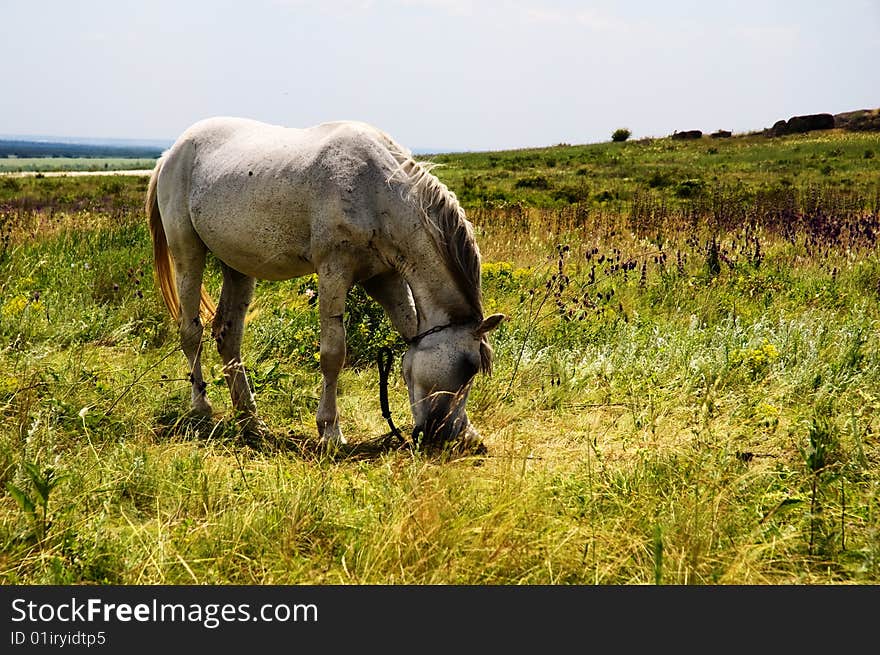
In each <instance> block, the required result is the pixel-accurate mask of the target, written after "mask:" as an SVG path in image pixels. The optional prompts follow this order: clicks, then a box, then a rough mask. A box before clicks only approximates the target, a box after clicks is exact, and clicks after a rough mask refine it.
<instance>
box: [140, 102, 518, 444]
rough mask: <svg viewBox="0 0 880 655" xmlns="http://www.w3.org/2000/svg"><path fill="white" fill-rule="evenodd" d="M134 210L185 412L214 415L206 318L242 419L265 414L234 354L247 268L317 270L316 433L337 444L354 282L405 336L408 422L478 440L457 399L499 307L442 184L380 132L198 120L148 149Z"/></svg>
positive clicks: (484, 350) (438, 436)
mask: <svg viewBox="0 0 880 655" xmlns="http://www.w3.org/2000/svg"><path fill="white" fill-rule="evenodd" d="M146 211H147V215H148V216H149V222H150V231H151V234H152V238H153V255H154V266H155V270H156V278H157V283H158V285H159V288H160V290H161V293H162V296H163V298H164V300H165V304H166V306H167V307H168V310H169V311H170V312H171V315H172V316H173V317H174V318H175V319H176V320H177V322H178V326H179V330H180V339H181V346H182V349H183V352H184V354H185V355H186V357H187V360H188V362H189V367H190V382H191V384H192V411H193V412H194V413H196V414H201V415H210V414H211V413H212V408H211V404H210V402H209V401H208V398H207V395H206V391H205V390H206V384H205V382H204V379H203V376H202V369H201V363H200V356H201V342H202V330H203V320H212V329H211V333H212V335H213V337H214V339H215V340H216V343H217V349H218V351H219V353H220V356H221V358H222V360H223V364H224V369H223V370H224V376H225V378H226V382H227V384H228V386H229V391H230V394H231V397H232V405H233V408H234V409H235V410H236V411H237V412H239V413H240V415H241V416H242V417H243V419H245V427H246V428H247V429H249V430H252V429H257V430H260V429H262V428H263V424H262V422H261V421H260V420H259V419H258V418H257V415H256V404H255V401H254V396H253V393H252V392H251V388H250V386H249V385H248V381H247V376H246V373H245V369H244V366H243V365H242V363H241V354H240V346H241V338H242V331H243V329H244V318H245V315H246V313H247V310H248V305H249V304H250V302H251V298H252V296H253V292H254V285H255V279H256V278H259V279H263V280H286V279H290V278H293V277H297V276H301V275H307V274H310V273H315V272H316V273H317V275H318V299H319V314H320V331H321V353H320V361H321V372H322V374H323V390H322V393H321V399H320V402H319V404H318V410H317V416H316V419H317V424H318V434H319V437H320V439H321V441H322V442H323V443H325V444H332V445H340V444H344V443H345V439H344V437H343V435H342V430H341V428H340V425H339V412H338V410H337V406H336V385H337V379H338V377H339V372H340V370H341V368H342V365H343V363H344V361H345V328H344V326H343V321H342V319H343V312H344V311H345V299H346V294H347V292H348V290H349V288H350V287H351V286H352V285H353V284H355V283H359V284H360V285H362V287H363V288H364V289H365V290H366V291H367V293H369V294H370V296H372V297H373V298H374V299H375V300H376V301H378V302H379V304H381V305H382V307H383V308H384V309H385V311H386V312H387V314H388V316H389V318H390V319H391V322H392V324H393V326H394V328H395V329H396V330H397V331H398V332H400V334H401V335H402V336H403V337H404V338H405V339H406V340H407V342H408V343H409V348H408V350H407V351H406V353H405V354H404V357H403V376H404V380H405V382H406V385H407V388H408V391H409V399H410V406H411V408H412V413H413V418H414V423H415V430H414V432H413V434H414V435H416V434H417V433H418V432H423V433H424V435H425V437H426V439H428V440H441V441H448V440H456V439H459V440H460V441H461V442H463V443H464V444H465V445H466V446H474V445H478V444H479V443H480V436H479V433H478V432H477V431H476V429H474V427H473V426H472V425H471V423H470V421H469V420H468V417H467V413H466V411H465V403H466V402H467V396H468V392H469V389H470V386H471V382H472V380H473V378H474V376H475V375H476V373H477V372H478V371H484V372H490V371H491V365H492V349H491V347H490V345H489V342H488V340H487V338H486V335H487V333H488V332H489V331H490V330H492V329H493V328H495V327H496V326H497V325H498V324H499V323H500V322H501V320H502V319H503V318H504V316H503V315H502V314H493V315H492V316H489V317H485V318H484V316H483V307H482V294H481V287H480V251H479V249H478V247H477V244H476V241H475V240H474V234H473V228H472V226H471V224H470V222H469V221H468V220H467V219H466V217H465V214H464V211H463V209H462V208H461V206H460V205H459V203H458V201H457V200H456V197H455V194H453V193H452V192H450V191H449V190H448V189H447V187H446V186H445V185H444V184H442V183H441V182H440V181H439V180H438V179H437V178H436V177H435V176H434V175H433V174H431V172H430V168H429V166H428V165H426V164H423V163H421V162H417V161H415V160H414V159H413V157H412V155H411V153H410V152H409V150H407V149H405V148H403V147H401V146H400V145H398V144H397V143H395V142H394V141H393V140H392V139H391V138H390V137H389V136H388V135H386V134H385V133H383V132H381V131H380V130H378V129H376V128H374V127H372V126H370V125H367V124H364V123H359V122H349V121H342V122H333V123H324V124H321V125H317V126H315V127H311V128H308V129H292V128H285V127H279V126H274V125H267V124H265V123H260V122H257V121H253V120H247V119H240V118H211V119H207V120H204V121H201V122H198V123H196V124H195V125H193V126H192V127H190V128H189V129H187V130H186V131H185V132H184V133H183V134H182V135H181V136H180V138H179V139H178V140H177V141H176V142H175V143H174V145H173V146H172V147H171V148H170V149H169V150H168V151H167V152H165V153H164V154H163V155H162V157H161V158H160V159H159V161H158V162H157V163H156V167H155V169H154V171H153V173H152V176H151V178H150V183H149V187H148V190H147V199H146ZM209 251H210V252H212V253H213V254H214V256H215V257H216V258H217V259H218V260H219V261H220V263H221V268H222V272H223V286H222V289H221V292H220V301H219V303H218V304H217V306H216V307H215V306H214V303H213V302H212V301H211V298H210V297H209V296H208V294H207V293H206V292H205V289H204V287H203V286H202V274H203V271H204V267H205V258H206V254H207V253H208V252H209Z"/></svg>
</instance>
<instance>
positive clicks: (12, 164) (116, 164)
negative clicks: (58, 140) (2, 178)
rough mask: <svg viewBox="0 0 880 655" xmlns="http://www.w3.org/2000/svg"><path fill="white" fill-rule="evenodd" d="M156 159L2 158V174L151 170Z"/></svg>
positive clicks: (0, 158) (0, 170) (0, 160)
mask: <svg viewBox="0 0 880 655" xmlns="http://www.w3.org/2000/svg"><path fill="white" fill-rule="evenodd" d="M155 165H156V160H155V159H132V158H128V157H109V158H108V157H22V158H17V157H0V173H22V172H33V171H40V172H55V171H123V170H140V169H143V170H149V169H152V168H153V166H155Z"/></svg>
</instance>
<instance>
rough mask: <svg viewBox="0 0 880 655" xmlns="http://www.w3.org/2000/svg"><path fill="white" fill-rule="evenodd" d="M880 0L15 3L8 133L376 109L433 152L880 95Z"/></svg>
mask: <svg viewBox="0 0 880 655" xmlns="http://www.w3.org/2000/svg"><path fill="white" fill-rule="evenodd" d="M878 62H880V0H835V1H834V2H829V1H828V0H822V1H816V0H803V1H801V2H798V1H794V0H790V1H774V0H731V1H727V0H720V1H712V0H694V1H691V0H663V1H654V2H651V1H648V0H630V1H625V0H624V1H620V2H610V1H602V0H596V1H584V2H573V1H565V0H507V1H503V0H482V1H480V0H338V1H334V0H324V1H321V0H216V1H208V0H138V1H136V2H135V1H130V0H79V1H76V2H71V1H70V0H57V1H56V0H27V1H17V0H0V134H5V135H34V134H40V135H56V136H69V137H94V138H132V139H157V140H167V141H169V142H170V141H173V140H174V138H176V137H177V136H178V135H179V134H180V133H181V132H182V131H183V130H184V129H186V128H187V127H188V126H189V125H191V124H192V123H194V122H196V121H198V120H200V119H202V118H206V117H209V116H218V115H227V116H246V117H249V118H255V119H258V120H262V121H266V122H269V123H274V124H279V125H286V126H289V127H307V126H310V125H315V124H317V123H321V122H324V121H329V120H340V119H355V120H361V121H366V122H368V123H372V124H374V125H376V126H377V127H380V128H381V129H383V130H385V131H386V132H388V133H389V134H391V135H392V136H393V137H394V138H395V139H396V140H397V141H399V142H400V143H402V144H404V145H406V146H408V147H410V148H412V149H413V150H415V151H416V152H435V153H436V152H451V151H463V150H500V149H511V148H523V147H536V146H545V145H554V144H557V143H572V144H575V143H597V142H602V141H608V140H610V137H611V133H612V132H613V131H614V130H615V129H617V128H619V127H625V128H627V129H629V130H630V131H631V132H632V136H633V138H642V137H659V136H665V135H668V134H671V133H672V132H674V131H675V130H679V131H680V130H690V129H699V130H703V131H704V132H711V131H714V130H717V129H726V130H732V131H733V132H745V131H751V130H756V129H761V128H764V127H769V126H771V125H772V124H773V123H774V122H776V121H777V120H779V119H787V118H789V117H791V116H793V115H798V114H809V113H820V112H829V113H839V112H843V111H850V110H855V109H864V108H876V107H880V65H878Z"/></svg>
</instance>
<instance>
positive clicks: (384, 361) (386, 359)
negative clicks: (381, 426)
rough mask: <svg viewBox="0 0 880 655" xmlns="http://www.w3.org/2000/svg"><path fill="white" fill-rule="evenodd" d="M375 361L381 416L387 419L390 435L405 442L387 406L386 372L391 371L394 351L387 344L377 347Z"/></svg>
mask: <svg viewBox="0 0 880 655" xmlns="http://www.w3.org/2000/svg"><path fill="white" fill-rule="evenodd" d="M376 363H377V365H378V367H379V404H380V405H381V406H382V418H384V419H385V420H386V421H388V427H389V428H391V435H393V436H395V437H397V438H398V439H400V441H402V442H405V441H406V439H404V438H403V435H402V434H401V433H400V430H398V429H397V426H395V425H394V421H392V420H391V409H390V408H389V407H388V374H389V373H391V366H392V364H393V363H394V353H393V352H392V351H391V348H389V347H388V346H383V347H382V348H380V349H379V353H378V355H377V357H376Z"/></svg>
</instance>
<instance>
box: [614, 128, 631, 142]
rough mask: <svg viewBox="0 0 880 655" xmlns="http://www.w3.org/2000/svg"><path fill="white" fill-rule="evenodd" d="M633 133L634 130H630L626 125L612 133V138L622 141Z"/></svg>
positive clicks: (615, 140)
mask: <svg viewBox="0 0 880 655" xmlns="http://www.w3.org/2000/svg"><path fill="white" fill-rule="evenodd" d="M631 135H632V132H630V131H629V130H628V129H626V128H625V127H619V128H617V129H616V130H614V132H613V133H612V134H611V140H612V141H614V142H615V143H620V142H622V141H626V140H627V139H628V138H629V137H630V136H631Z"/></svg>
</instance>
